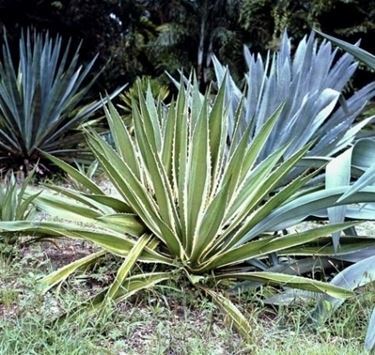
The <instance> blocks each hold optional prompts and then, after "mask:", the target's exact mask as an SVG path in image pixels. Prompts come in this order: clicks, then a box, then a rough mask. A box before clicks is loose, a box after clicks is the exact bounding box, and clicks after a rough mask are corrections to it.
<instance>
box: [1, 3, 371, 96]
mask: <svg viewBox="0 0 375 355" xmlns="http://www.w3.org/2000/svg"><path fill="white" fill-rule="evenodd" d="M374 5H375V1H374V0H369V1H361V0H329V1H326V0H313V1H301V0H298V1H295V0H294V1H291V0H279V1H276V0H217V1H208V0H194V1H190V0H172V1H171V0H170V1H165V0H159V1H155V0H149V1H148V0H136V1H130V0H61V1H54V0H38V1H36V0H32V1H30V0H0V25H5V26H6V27H7V28H8V29H9V31H8V32H9V33H12V34H13V38H14V40H15V42H16V40H17V38H18V37H19V32H20V29H21V28H23V27H26V26H30V25H31V26H34V27H36V28H37V29H39V30H41V29H48V30H49V31H50V32H52V33H53V34H54V33H56V32H59V33H62V34H63V35H64V36H65V37H66V38H67V37H69V36H70V37H72V38H73V40H74V41H76V42H79V41H80V40H81V39H83V40H84V42H83V48H82V55H83V58H86V59H87V60H89V59H90V58H92V57H93V55H95V54H96V53H97V52H99V60H98V62H97V65H98V67H100V66H102V65H103V64H105V63H107V62H108V61H109V59H110V62H109V63H107V69H106V71H105V72H104V74H103V76H102V77H101V80H99V81H98V86H99V87H100V88H101V89H103V88H105V89H113V88H114V87H116V86H118V85H119V84H121V83H124V82H132V81H133V80H134V79H135V78H136V76H137V75H150V76H153V77H159V76H161V75H162V74H163V73H164V70H166V69H168V71H170V72H172V73H174V72H175V71H176V70H177V69H179V68H181V67H183V68H185V69H187V70H190V68H191V66H194V67H195V68H196V69H197V72H198V75H199V76H200V77H201V78H202V79H204V82H207V81H208V80H209V79H210V75H211V71H210V70H207V67H208V66H210V64H211V63H210V55H211V54H212V53H215V54H216V55H217V56H218V58H219V59H220V60H221V61H222V62H225V63H228V64H229V65H230V67H231V69H232V72H233V73H234V74H237V75H238V74H242V72H243V70H244V69H245V65H244V62H243V56H242V44H246V45H248V46H249V47H250V48H251V49H252V50H257V51H262V52H263V51H265V50H267V49H269V48H275V47H276V46H277V44H278V41H279V38H280V35H281V33H282V32H283V30H284V29H285V28H286V27H287V28H288V31H289V34H290V36H291V37H293V38H294V39H295V40H299V39H300V38H301V37H302V36H303V35H304V34H305V33H306V32H308V31H309V29H310V28H311V27H315V28H318V29H321V30H323V31H325V32H326V33H330V34H333V35H336V36H339V37H340V38H343V39H345V40H348V41H351V42H354V41H356V40H358V39H359V38H362V47H363V48H365V49H367V50H369V51H370V52H374V51H375V50H374V44H373V43H372V41H371V38H372V37H373V36H374V32H375V28H374V27H375V25H374V23H375V21H374V19H375V6H374ZM241 76H242V75H240V77H241Z"/></svg>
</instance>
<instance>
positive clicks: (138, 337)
mask: <svg viewBox="0 0 375 355" xmlns="http://www.w3.org/2000/svg"><path fill="white" fill-rule="evenodd" d="M59 243H60V244H61V243H62V246H61V249H58V248H57V247H56V246H55V245H53V244H47V243H38V244H31V245H27V246H25V245H24V246H22V245H14V246H4V245H0V334H1V336H0V354H1V355H7V354H9V355H13V354H38V355H39V354H80V355H81V354H93V353H94V354H119V355H124V354H189V355H190V354H197V355H198V354H205V355H208V354H215V355H216V354H250V353H251V354H330V355H331V354H340V355H343V354H355V355H358V354H361V353H364V351H363V348H362V344H363V338H364V334H365V329H366V322H367V318H368V315H369V313H370V311H371V308H372V306H373V304H374V303H375V292H374V291H375V288H374V287H373V286H372V287H370V288H369V289H367V290H364V291H363V292H361V294H359V295H358V297H356V298H353V299H352V300H351V301H350V302H348V303H347V304H346V305H345V306H344V307H342V308H341V309H340V310H339V311H338V312H336V314H335V315H334V317H333V318H332V319H331V321H330V322H329V324H325V325H324V326H322V327H320V328H313V329H311V328H308V327H306V326H305V324H306V315H307V311H308V310H310V309H312V307H313V306H312V305H308V304H302V305H298V306H295V307H293V308H286V307H279V308H271V307H267V306H264V305H263V304H262V300H261V296H262V294H265V293H267V292H270V290H269V289H263V290H261V291H257V293H253V294H247V295H241V303H238V304H239V305H240V307H241V308H242V311H243V312H244V313H245V314H246V316H247V318H248V319H249V320H250V322H251V324H252V325H253V333H252V334H251V337H250V340H249V341H248V342H246V341H244V340H243V339H241V338H240V337H239V336H238V334H237V333H236V332H235V331H234V329H232V328H231V326H230V324H228V323H227V319H225V317H224V316H223V314H222V313H221V311H220V310H219V309H217V307H216V306H215V305H214V304H213V303H211V302H210V301H208V300H207V299H206V298H204V296H203V295H202V294H200V293H199V292H197V291H194V293H193V292H192V291H190V290H189V289H185V290H183V291H180V290H178V289H176V288H175V287H174V285H173V284H170V285H168V286H163V287H159V288H157V289H156V290H153V291H148V292H144V293H142V294H140V295H139V296H137V297H133V298H132V299H130V300H129V301H127V302H124V303H122V304H119V305H117V306H113V305H112V306H108V307H107V308H106V309H105V310H104V311H103V312H102V313H101V314H99V315H98V314H91V313H88V312H86V313H81V314H79V315H78V316H75V317H73V316H72V315H68V316H67V317H66V318H65V319H64V320H62V321H61V322H59V323H53V322H51V320H52V319H54V318H55V317H56V316H57V315H59V314H61V312H63V311H66V310H69V309H71V308H72V307H74V306H76V305H78V304H79V303H80V302H82V301H83V300H84V299H85V298H86V297H87V296H88V295H90V294H92V293H94V290H95V289H96V290H98V289H100V288H101V287H102V286H103V285H105V284H108V283H109V282H110V281H111V277H113V275H112V272H111V270H116V267H114V266H115V265H114V264H115V263H116V262H117V261H116V260H115V259H108V260H106V263H105V264H103V265H98V266H97V267H96V269H95V270H91V271H90V273H89V275H90V276H87V275H86V274H84V273H83V274H81V275H80V276H79V277H78V278H75V279H72V280H70V281H69V282H68V283H66V284H64V285H63V286H62V287H61V288H58V289H57V290H55V291H53V292H50V293H48V294H47V295H45V296H43V295H42V294H41V290H40V288H39V285H38V279H39V278H40V277H41V276H43V275H45V274H47V273H48V272H50V271H51V270H53V269H54V268H56V267H57V266H61V264H64V263H66V262H68V261H71V260H72V259H74V258H76V257H81V256H82V255H83V254H84V253H87V252H90V251H91V250H90V248H88V247H87V246H86V245H82V244H79V243H78V244H77V243H76V242H70V241H69V242H59ZM77 250H80V254H79V255H77V254H78V252H77Z"/></svg>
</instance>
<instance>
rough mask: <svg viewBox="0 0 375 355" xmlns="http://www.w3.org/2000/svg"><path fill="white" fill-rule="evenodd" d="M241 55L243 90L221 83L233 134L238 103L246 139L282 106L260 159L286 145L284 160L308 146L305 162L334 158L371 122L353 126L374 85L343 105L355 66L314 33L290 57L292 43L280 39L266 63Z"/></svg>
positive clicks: (219, 68)
mask: <svg viewBox="0 0 375 355" xmlns="http://www.w3.org/2000/svg"><path fill="white" fill-rule="evenodd" d="M244 55H245V61H246V64H247V66H248V71H247V73H246V74H245V77H244V83H245V86H244V88H243V89H241V88H240V87H238V86H237V84H236V83H235V81H234V80H233V79H232V78H231V77H229V80H226V82H227V86H228V88H227V97H226V100H227V103H228V104H229V107H230V108H231V109H230V111H229V112H230V115H231V120H230V127H231V128H232V129H233V127H234V126H235V125H236V115H235V112H236V110H237V106H238V103H239V102H240V101H241V100H243V101H244V109H243V111H242V114H241V116H240V118H239V122H238V124H239V125H240V127H241V129H240V130H239V132H242V131H243V130H244V129H246V128H247V127H250V128H249V129H250V134H249V136H250V139H251V137H252V136H253V135H254V134H257V132H258V131H259V129H260V127H262V125H263V123H264V122H265V120H266V119H267V118H268V117H269V115H270V114H271V113H272V112H273V111H274V110H275V109H276V108H277V107H278V106H279V105H280V104H282V103H283V104H284V106H283V108H282V110H281V113H280V116H279V119H278V121H277V123H276V124H275V127H274V129H273V131H272V132H271V134H270V137H269V139H268V141H267V143H266V144H265V146H264V147H263V150H262V153H261V158H262V159H263V158H264V157H266V156H268V155H269V154H270V153H271V152H273V151H274V150H275V149H277V148H279V147H280V146H282V145H284V144H287V143H289V147H288V149H287V150H286V152H285V154H284V156H285V157H288V156H290V155H291V154H293V153H294V152H295V151H296V150H297V149H300V148H301V147H303V146H304V145H305V144H307V143H308V142H311V141H315V144H314V145H313V146H312V147H311V149H310V150H309V153H308V155H309V156H312V157H314V156H320V157H330V156H334V154H336V153H338V152H340V151H342V150H343V149H344V148H346V147H347V146H348V145H349V144H350V143H351V142H353V140H354V139H355V138H356V134H357V133H358V132H359V131H360V129H361V128H362V127H364V125H366V124H367V123H368V122H369V121H370V120H371V118H368V119H365V120H363V121H361V122H359V123H355V120H356V118H357V117H358V115H359V114H360V113H361V111H362V110H363V109H364V107H365V105H366V103H367V102H368V101H369V100H371V98H373V97H374V95H375V83H371V84H369V85H367V86H365V87H364V88H362V89H361V90H358V91H357V92H356V93H354V95H353V96H351V97H349V98H348V99H344V97H343V95H342V93H343V91H344V89H345V87H346V86H347V84H348V82H349V80H350V79H351V77H352V75H353V73H354V72H355V70H356V68H357V63H356V62H355V61H354V60H353V57H352V56H351V55H349V54H344V55H341V56H338V54H337V50H333V49H332V46H331V43H330V42H327V41H323V42H322V43H319V42H318V41H317V40H316V39H315V38H314V33H312V34H311V35H310V36H309V37H305V38H303V39H302V40H301V41H300V42H299V43H298V45H297V46H296V50H295V51H294V53H293V54H292V50H291V40H290V39H289V38H288V35H287V34H286V33H284V35H283V37H282V39H281V43H280V49H279V50H278V51H277V52H276V53H273V54H271V53H269V54H268V56H267V59H266V60H263V59H262V57H261V56H260V55H256V54H252V53H251V52H250V50H249V49H248V48H247V47H245V48H244ZM213 62H214V67H215V73H216V78H217V81H219V82H221V81H222V80H223V77H224V74H225V71H226V69H225V67H224V65H222V64H221V63H220V62H219V61H218V60H217V59H216V58H214V60H213ZM338 103H340V105H338ZM337 106H339V107H338V108H337ZM238 138H239V137H237V136H234V139H238Z"/></svg>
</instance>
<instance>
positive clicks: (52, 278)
mask: <svg viewBox="0 0 375 355" xmlns="http://www.w3.org/2000/svg"><path fill="white" fill-rule="evenodd" d="M104 255H105V251H99V252H96V253H93V254H90V255H87V256H85V257H84V258H81V259H78V260H76V261H73V262H71V263H69V264H68V265H66V266H63V267H62V268H60V269H58V270H56V271H54V272H52V273H51V274H49V275H47V276H45V277H44V278H43V279H42V280H41V281H40V283H41V284H42V285H43V286H44V290H43V291H44V292H47V291H48V290H49V289H51V288H52V287H53V286H55V285H57V284H59V283H61V282H63V281H64V280H66V279H67V278H68V277H69V276H70V275H72V274H73V273H74V272H76V271H77V269H80V268H82V267H86V266H88V265H90V264H92V263H94V262H96V261H97V260H98V259H99V258H101V257H102V256H104Z"/></svg>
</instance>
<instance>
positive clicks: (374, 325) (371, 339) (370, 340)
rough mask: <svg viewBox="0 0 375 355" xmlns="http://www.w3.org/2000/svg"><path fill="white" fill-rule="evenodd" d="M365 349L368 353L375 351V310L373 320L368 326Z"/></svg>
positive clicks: (371, 319)
mask: <svg viewBox="0 0 375 355" xmlns="http://www.w3.org/2000/svg"><path fill="white" fill-rule="evenodd" d="M365 349H366V350H367V351H368V352H371V351H374V349H375V308H374V310H373V311H372V314H371V318H370V321H369V324H368V329H367V334H366V339H365Z"/></svg>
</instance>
